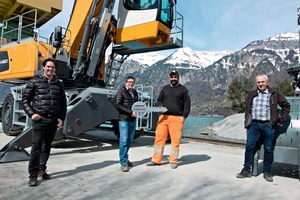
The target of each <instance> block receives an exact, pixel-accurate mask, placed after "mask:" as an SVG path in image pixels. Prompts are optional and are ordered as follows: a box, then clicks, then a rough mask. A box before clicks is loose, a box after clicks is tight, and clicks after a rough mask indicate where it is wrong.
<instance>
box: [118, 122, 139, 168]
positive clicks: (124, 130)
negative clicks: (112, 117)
mask: <svg viewBox="0 0 300 200" xmlns="http://www.w3.org/2000/svg"><path fill="white" fill-rule="evenodd" d="M135 125H136V121H135V120H134V121H130V122H129V121H119V130H120V140H119V156H120V164H121V165H124V164H127V161H128V151H129V148H130V146H131V144H132V141H133V138H134V133H135Z"/></svg>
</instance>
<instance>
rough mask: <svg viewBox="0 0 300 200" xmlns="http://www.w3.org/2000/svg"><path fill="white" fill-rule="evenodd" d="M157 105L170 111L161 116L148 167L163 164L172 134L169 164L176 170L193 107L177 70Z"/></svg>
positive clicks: (162, 91) (172, 73) (161, 93)
mask: <svg viewBox="0 0 300 200" xmlns="http://www.w3.org/2000/svg"><path fill="white" fill-rule="evenodd" d="M157 103H158V106H160V107H161V106H164V107H166V108H167V109H168V110H167V111H166V112H164V113H162V114H161V115H160V116H159V119H158V122H157V127H156V132H155V142H154V155H153V157H152V159H151V162H149V163H147V166H155V165H160V164H161V161H162V158H163V152H164V147H165V144H166V139H167V137H168V135H169V134H170V138H171V151H170V156H169V163H170V166H171V168H172V169H176V168H177V166H178V165H177V158H178V155H179V145H180V138H181V136H182V133H183V127H184V121H185V119H186V118H187V117H188V115H189V113H190V107H191V100H190V96H189V91H188V90H187V88H186V87H185V86H183V85H181V84H180V83H179V73H178V72H177V71H176V70H173V71H171V72H170V84H168V85H165V86H164V87H163V88H162V90H161V91H160V94H159V97H158V99H157Z"/></svg>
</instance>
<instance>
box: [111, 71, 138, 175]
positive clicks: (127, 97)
mask: <svg viewBox="0 0 300 200" xmlns="http://www.w3.org/2000/svg"><path fill="white" fill-rule="evenodd" d="M134 84H135V78H134V77H133V76H128V77H127V78H126V82H125V86H123V87H122V88H121V89H120V90H119V91H118V92H117V94H116V97H115V107H116V108H117V110H118V111H119V130H120V140H119V146H120V149H119V156H120V164H121V171H122V172H128V171H129V168H128V167H132V165H133V164H132V163H131V162H130V161H129V160H128V151H129V148H130V146H131V144H132V141H133V138H134V133H135V126H136V113H135V112H133V111H132V110H131V107H132V105H133V104H134V103H135V102H137V100H138V94H137V91H136V90H135V89H134V88H133V86H134Z"/></svg>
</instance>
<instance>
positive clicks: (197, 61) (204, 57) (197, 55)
mask: <svg viewBox="0 0 300 200" xmlns="http://www.w3.org/2000/svg"><path fill="white" fill-rule="evenodd" d="M231 53H232V52H231V51H195V50H193V49H191V48H189V47H185V48H181V49H179V50H178V51H176V52H174V53H173V54H171V55H170V56H168V57H167V58H166V60H165V62H164V63H165V64H171V65H174V66H176V68H186V67H187V66H188V67H189V68H190V69H199V68H205V67H207V66H209V65H211V64H213V63H214V62H216V61H217V60H219V59H220V58H222V57H224V56H227V55H230V54H231Z"/></svg>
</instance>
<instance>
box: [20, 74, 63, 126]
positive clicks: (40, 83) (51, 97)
mask: <svg viewBox="0 0 300 200" xmlns="http://www.w3.org/2000/svg"><path fill="white" fill-rule="evenodd" d="M22 103H23V109H24V111H25V112H26V114H27V115H28V116H29V117H31V116H32V115H33V114H39V115H41V116H43V115H52V116H53V117H56V118H59V119H61V120H64V119H65V117H66V111H67V103H66V95H65V90H64V86H63V84H62V82H60V81H59V80H58V79H56V77H54V78H53V80H52V81H51V83H50V84H49V83H48V79H47V78H46V77H45V76H43V75H37V76H36V77H34V78H33V79H31V80H30V81H29V82H28V83H27V85H26V88H25V92H24V94H23V98H22Z"/></svg>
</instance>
